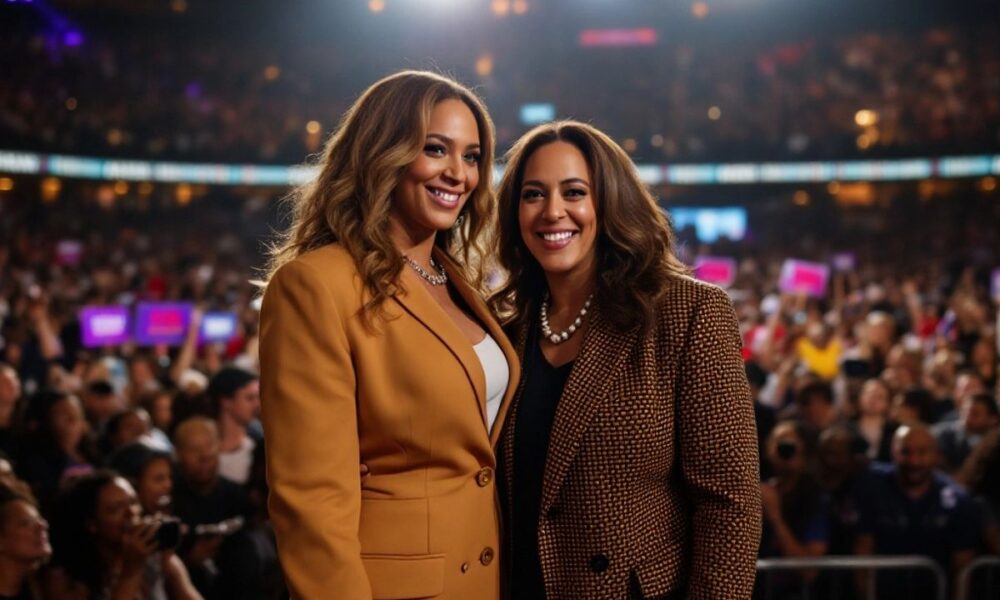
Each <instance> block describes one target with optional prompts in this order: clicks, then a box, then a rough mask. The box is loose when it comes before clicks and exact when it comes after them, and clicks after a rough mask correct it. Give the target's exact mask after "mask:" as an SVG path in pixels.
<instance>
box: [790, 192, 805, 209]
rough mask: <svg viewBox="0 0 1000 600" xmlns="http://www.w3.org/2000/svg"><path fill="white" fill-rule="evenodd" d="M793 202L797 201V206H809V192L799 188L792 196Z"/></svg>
mask: <svg viewBox="0 0 1000 600" xmlns="http://www.w3.org/2000/svg"><path fill="white" fill-rule="evenodd" d="M792 202H794V203H795V206H809V192H807V191H805V190H797V191H796V192H795V195H794V196H792Z"/></svg>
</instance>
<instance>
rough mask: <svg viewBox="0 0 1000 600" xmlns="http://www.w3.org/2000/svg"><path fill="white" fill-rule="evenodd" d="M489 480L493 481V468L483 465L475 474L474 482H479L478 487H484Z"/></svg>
mask: <svg viewBox="0 0 1000 600" xmlns="http://www.w3.org/2000/svg"><path fill="white" fill-rule="evenodd" d="M491 481H493V469H491V468H489V467H483V468H482V469H480V470H479V473H477V474H476V483H478V484H479V487H486V486H488V485H489V484H490V482H491Z"/></svg>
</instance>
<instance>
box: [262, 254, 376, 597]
mask: <svg viewBox="0 0 1000 600" xmlns="http://www.w3.org/2000/svg"><path fill="white" fill-rule="evenodd" d="M260 319H261V327H260V366H261V369H260V370H261V380H260V383H261V399H262V407H261V418H262V421H263V424H264V435H265V439H266V448H265V451H266V456H267V478H268V484H269V485H270V494H269V498H268V506H269V509H270V517H271V520H272V523H273V525H274V531H275V534H276V537H277V541H278V554H279V557H280V559H281V565H282V567H283V569H284V572H285V577H286V580H287V583H288V587H289V590H290V591H291V595H292V597H293V598H308V599H312V598H324V597H327V598H328V597H330V594H334V595H336V597H337V598H344V599H351V600H354V599H364V600H370V599H371V597H372V592H371V586H370V584H369V581H368V577H367V575H366V573H365V569H364V567H363V565H362V562H361V544H360V542H359V540H358V524H359V519H360V511H361V477H360V473H359V465H360V452H359V442H358V430H357V410H356V403H355V374H354V368H353V364H352V361H351V352H350V348H349V344H348V339H347V335H346V333H345V331H344V328H343V325H342V317H341V315H340V314H339V313H338V307H337V306H336V304H335V302H334V299H333V296H332V295H331V294H330V293H329V291H328V290H327V288H326V287H325V284H324V281H323V278H322V277H321V274H320V272H319V271H318V270H317V269H316V268H315V267H313V266H311V265H308V264H305V263H302V262H299V261H294V262H291V263H288V264H286V265H285V266H283V267H282V268H281V269H279V270H278V272H277V273H276V274H275V275H274V276H273V278H272V279H271V281H270V283H269V284H268V286H267V290H266V291H265V294H264V300H263V304H262V306H261V313H260Z"/></svg>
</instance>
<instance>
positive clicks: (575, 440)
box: [515, 310, 639, 514]
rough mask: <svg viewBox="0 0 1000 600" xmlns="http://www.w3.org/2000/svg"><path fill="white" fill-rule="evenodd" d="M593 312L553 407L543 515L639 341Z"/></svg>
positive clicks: (543, 488) (632, 334)
mask: <svg viewBox="0 0 1000 600" xmlns="http://www.w3.org/2000/svg"><path fill="white" fill-rule="evenodd" d="M594 312H595V314H594V320H593V321H592V322H591V325H590V328H589V329H588V331H587V334H586V337H585V338H584V340H583V346H582V347H581V348H580V353H579V355H577V357H576V360H575V361H574V363H573V369H572V370H571V371H570V375H569V380H568V381H567V382H566V388H565V389H564V390H563V394H562V397H561V398H560V399H559V405H558V406H557V407H556V414H555V418H554V420H553V423H552V432H551V434H550V435H549V449H548V454H547V456H546V460H545V476H544V478H543V481H542V502H541V511H542V514H545V513H546V511H548V509H549V507H551V506H552V503H553V502H555V499H556V497H557V496H558V495H559V488H561V487H562V483H563V480H564V479H565V478H566V473H567V472H569V467H570V465H571V464H572V462H573V458H574V457H575V456H576V453H577V451H578V450H579V447H580V440H581V439H582V438H583V435H584V433H585V432H586V431H587V427H588V426H589V425H590V422H591V420H593V418H594V415H595V414H597V409H598V408H599V407H600V406H601V403H602V402H603V401H604V399H605V398H607V395H608V391H609V389H610V387H611V383H612V382H613V381H614V377H615V374H616V373H618V371H619V370H620V369H621V367H622V365H623V364H624V363H625V360H626V359H627V358H628V356H629V354H630V352H631V350H632V349H633V348H634V347H635V344H636V341H637V338H638V332H639V328H633V329H632V330H630V331H627V332H620V331H618V330H617V329H616V328H615V327H613V326H612V325H611V324H610V323H608V322H607V321H606V320H605V319H604V318H603V317H602V316H601V311H600V310H597V311H594ZM515 476H516V475H515Z"/></svg>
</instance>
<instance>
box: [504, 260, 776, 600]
mask: <svg viewBox="0 0 1000 600" xmlns="http://www.w3.org/2000/svg"><path fill="white" fill-rule="evenodd" d="M592 314H593V315H594V316H593V321H592V322H591V326H590V328H589V329H588V331H587V334H586V337H585V339H584V341H583V346H582V348H581V350H580V353H579V355H578V356H577V358H576V360H575V362H574V365H573V367H572V370H571V372H570V375H569V379H568V380H567V382H566V387H565V388H564V390H563V394H562V397H561V398H560V400H559V404H558V406H557V409H556V413H555V419H554V422H553V425H552V432H551V436H550V438H549V446H548V455H547V458H546V463H545V470H544V480H543V487H542V498H541V511H540V515H539V521H538V545H539V554H540V560H541V565H542V575H543V579H544V582H545V590H546V595H547V597H548V598H549V600H589V599H592V600H608V599H617V598H687V599H690V600H709V599H712V600H723V599H725V600H742V599H745V598H749V597H750V594H751V592H752V589H753V582H754V575H755V566H756V557H757V548H758V544H759V541H760V533H761V505H760V487H759V485H760V484H759V481H760V479H759V475H758V457H757V437H756V429H755V424H754V416H753V402H752V400H751V396H750V390H749V386H748V384H747V380H746V375H745V372H744V369H743V363H742V360H741V357H740V348H741V340H740V334H739V328H738V325H737V321H736V317H735V313H734V311H733V307H732V303H731V302H730V300H729V298H728V297H727V296H726V294H725V292H723V291H722V290H720V289H719V288H716V287H714V286H710V285H707V284H704V283H701V282H698V281H695V280H692V279H690V278H686V277H684V278H680V277H679V278H677V279H676V280H675V281H674V282H673V283H672V284H671V286H670V290H669V292H668V294H667V296H666V298H665V299H664V301H663V304H662V306H661V308H660V311H659V315H658V320H657V321H656V322H655V323H654V324H653V327H651V328H650V330H649V331H648V333H643V332H642V331H641V330H640V329H639V328H636V329H633V330H632V331H628V332H621V331H618V330H616V329H615V328H614V327H612V326H611V325H610V324H609V322H608V321H607V319H606V318H605V317H604V316H602V313H601V310H600V307H598V310H596V311H593V312H592ZM530 326H534V324H531V325H525V326H524V327H523V328H522V329H521V330H520V331H517V332H512V333H513V338H514V341H515V347H516V348H517V349H518V352H519V355H520V356H521V357H522V358H523V357H524V356H525V354H524V352H525V340H526V338H527V337H528V336H527V334H528V327H530ZM530 377H531V373H529V372H525V373H524V377H522V381H521V386H520V387H519V393H518V394H517V395H515V399H514V401H513V403H512V406H511V409H510V412H509V413H508V417H507V419H508V420H507V424H506V425H505V427H504V431H503V434H502V436H501V440H500V446H499V448H498V454H499V456H500V457H501V461H500V462H501V466H500V469H501V471H500V476H501V477H502V478H503V483H504V484H505V485H504V486H503V487H504V488H505V489H506V490H508V493H509V490H511V486H512V485H513V482H514V480H516V478H517V473H515V472H513V470H512V465H513V441H514V431H515V429H516V428H517V412H518V410H517V409H518V403H519V401H520V399H521V394H520V390H521V389H523V385H524V382H525V381H526V380H527V378H530ZM505 496H506V494H505ZM507 498H509V496H507ZM504 502H505V510H506V511H508V512H507V513H506V514H507V517H508V518H510V516H511V513H510V512H509V511H510V502H509V501H507V499H506V498H505V501H504ZM505 543H506V544H508V545H509V544H510V538H509V536H507V537H506V538H505ZM515 600H516V599H515Z"/></svg>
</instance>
